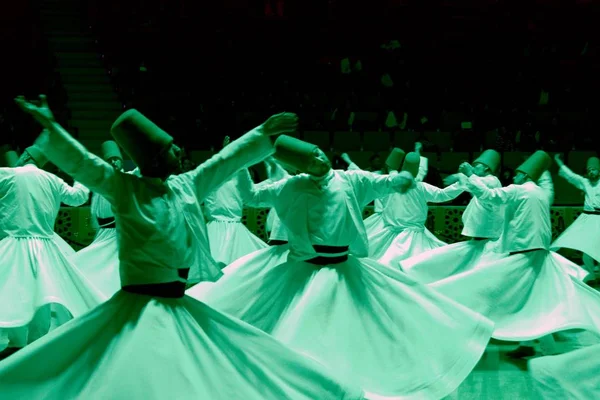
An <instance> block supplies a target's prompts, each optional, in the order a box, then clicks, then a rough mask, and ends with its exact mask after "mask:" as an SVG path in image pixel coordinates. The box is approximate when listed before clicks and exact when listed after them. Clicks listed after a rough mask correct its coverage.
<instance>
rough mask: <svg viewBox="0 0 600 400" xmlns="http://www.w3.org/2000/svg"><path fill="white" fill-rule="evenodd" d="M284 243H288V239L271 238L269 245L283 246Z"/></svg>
mask: <svg viewBox="0 0 600 400" xmlns="http://www.w3.org/2000/svg"><path fill="white" fill-rule="evenodd" d="M284 244H288V241H287V240H279V239H273V240H269V246H282V245H284Z"/></svg>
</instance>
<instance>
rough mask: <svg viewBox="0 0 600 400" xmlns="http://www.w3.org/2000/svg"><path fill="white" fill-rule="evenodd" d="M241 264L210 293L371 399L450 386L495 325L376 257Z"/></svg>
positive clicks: (428, 395) (427, 393) (432, 392)
mask: <svg viewBox="0 0 600 400" xmlns="http://www.w3.org/2000/svg"><path fill="white" fill-rule="evenodd" d="M267 264H268V265H267ZM236 268H237V269H236V270H235V271H231V272H230V273H226V274H225V275H224V276H223V277H222V278H221V279H220V280H219V281H217V282H216V283H215V284H214V286H213V288H212V289H211V290H210V291H208V292H205V293H204V295H205V297H204V298H205V300H206V301H207V302H208V304H210V305H212V306H214V307H215V308H217V309H220V310H221V311H223V312H226V313H228V314H231V315H233V316H236V317H239V318H240V319H242V320H244V321H246V322H248V323H250V324H251V325H254V326H256V327H258V328H260V329H262V330H264V331H265V332H267V333H270V334H272V335H273V336H274V337H275V338H277V339H279V340H280V341H282V342H283V343H284V344H286V345H289V346H290V347H291V348H294V349H297V350H298V351H301V352H302V353H304V354H308V355H310V356H311V357H314V358H316V359H318V360H320V361H322V362H323V363H324V364H326V365H328V366H330V367H331V368H334V369H336V371H338V372H339V373H340V374H342V376H343V377H344V378H345V379H348V380H351V381H353V382H357V383H358V384H360V385H361V386H362V388H363V389H364V390H365V392H366V398H368V399H439V398H442V397H444V396H446V395H448V394H449V393H451V392H452V391H453V390H454V389H456V387H457V386H458V385H459V384H460V383H461V382H462V381H463V380H464V379H465V378H466V377H467V375H468V374H469V373H470V371H471V370H472V369H473V368H474V367H475V365H476V364H477V362H478V360H479V358H480V357H481V355H482V354H483V351H484V350H485V347H486V345H487V343H488V340H489V337H490V335H491V332H492V330H493V327H492V324H491V323H490V322H489V320H487V319H486V318H484V317H482V316H481V315H479V314H476V313H474V312H472V311H471V310H468V309H467V308H465V307H462V306H461V305H459V304H457V303H455V302H453V301H451V300H449V299H447V298H445V297H443V296H441V295H440V294H438V293H437V292H435V291H433V290H431V289H429V288H427V287H426V286H423V285H420V284H419V283H417V282H416V281H414V280H412V279H410V278H409V277H407V276H406V275H405V274H403V273H402V272H400V271H398V270H394V269H392V268H389V267H386V266H384V265H382V264H380V263H377V262H376V261H373V260H370V259H357V258H354V257H352V256H351V257H350V258H349V259H348V260H347V261H345V262H343V263H340V264H336V265H327V266H317V265H313V264H309V263H306V262H284V263H280V264H278V263H276V262H271V263H265V262H264V261H263V260H261V259H260V258H259V257H254V258H252V259H250V260H247V262H246V263H244V264H242V263H240V264H239V265H237V266H236Z"/></svg>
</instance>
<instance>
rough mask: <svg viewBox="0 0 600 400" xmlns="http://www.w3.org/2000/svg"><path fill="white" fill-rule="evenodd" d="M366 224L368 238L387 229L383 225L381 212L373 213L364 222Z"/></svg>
mask: <svg viewBox="0 0 600 400" xmlns="http://www.w3.org/2000/svg"><path fill="white" fill-rule="evenodd" d="M363 223H364V224H365V230H366V231H367V236H371V235H373V234H375V233H377V232H379V231H380V230H382V229H383V228H384V227H385V224H384V223H383V218H382V216H381V213H380V212H376V213H373V214H371V215H369V216H368V217H367V219H365V220H364V221H363Z"/></svg>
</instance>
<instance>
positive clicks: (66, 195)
mask: <svg viewBox="0 0 600 400" xmlns="http://www.w3.org/2000/svg"><path fill="white" fill-rule="evenodd" d="M58 179H60V178H58ZM89 196H90V190H89V189H88V188H86V187H85V186H83V185H82V184H81V183H79V182H75V183H74V184H73V186H69V185H67V184H66V182H65V181H63V180H62V179H60V201H61V202H63V203H65V204H66V205H68V206H71V207H79V206H81V205H83V204H85V202H86V201H87V200H88V198H89Z"/></svg>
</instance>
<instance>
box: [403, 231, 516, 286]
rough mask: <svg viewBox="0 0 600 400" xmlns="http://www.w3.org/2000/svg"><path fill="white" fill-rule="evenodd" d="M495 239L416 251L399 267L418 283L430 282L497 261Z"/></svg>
mask: <svg viewBox="0 0 600 400" xmlns="http://www.w3.org/2000/svg"><path fill="white" fill-rule="evenodd" d="M495 243H496V242H494V241H490V240H467V241H464V242H458V243H453V244H449V245H446V246H443V247H439V248H436V249H434V250H430V251H427V252H424V253H422V254H417V255H415V256H414V257H410V258H407V259H406V260H403V261H401V262H400V269H401V270H402V271H404V272H406V273H407V274H408V275H409V276H410V277H411V278H414V279H416V280H417V281H419V282H421V283H432V282H436V281H439V280H442V279H445V278H448V277H450V276H452V275H456V274H461V273H463V272H466V271H469V270H471V269H473V268H477V267H478V266H480V265H483V264H484V263H485V262H486V261H492V260H497V259H499V258H502V257H504V256H505V255H506V254H501V253H496V252H495V251H494V248H495V247H496V244H495Z"/></svg>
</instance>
